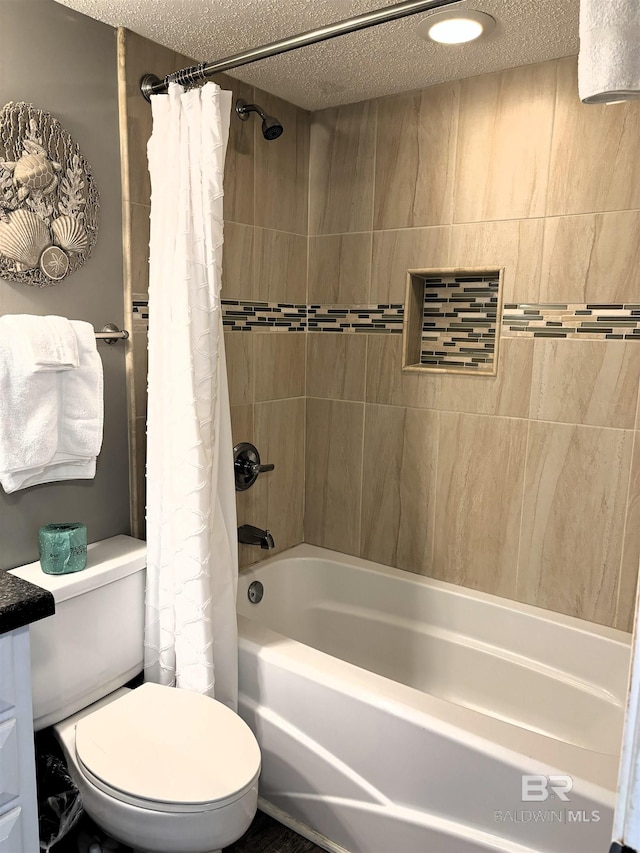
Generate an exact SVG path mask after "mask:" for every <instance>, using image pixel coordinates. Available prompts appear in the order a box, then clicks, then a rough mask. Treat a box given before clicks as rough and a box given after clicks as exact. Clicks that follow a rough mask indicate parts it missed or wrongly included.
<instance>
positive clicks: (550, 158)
mask: <svg viewBox="0 0 640 853" xmlns="http://www.w3.org/2000/svg"><path fill="white" fill-rule="evenodd" d="M639 134H640V105H638V104H632V103H631V104H621V105H615V106H589V107H585V106H583V105H581V104H580V102H579V100H578V95H577V83H576V62H575V60H574V59H572V58H569V59H564V60H559V61H554V62H547V63H543V64H541V65H536V66H530V67H525V68H517V69H512V70H508V71H505V72H501V73H499V74H493V75H488V76H483V77H477V78H473V79H470V80H463V81H461V82H460V83H456V84H447V85H443V86H438V87H435V88H432V89H429V90H426V91H424V92H413V93H408V94H406V95H402V96H399V97H392V98H387V99H382V100H379V101H377V102H368V103H365V104H354V105H352V106H345V107H340V108H338V109H332V110H325V111H323V112H320V113H315V114H314V115H313V116H312V121H311V146H310V158H311V160H310V176H311V180H310V200H309V202H310V219H309V226H310V244H309V248H310V253H309V260H310V264H309V296H310V299H312V300H313V301H321V302H338V303H339V302H347V303H349V302H359V301H361V302H366V301H370V302H374V303H377V302H381V303H384V302H388V301H394V302H395V301H397V302H401V301H403V299H404V288H405V270H406V269H407V268H410V267H416V266H418V267H420V266H423V267H446V266H478V265H486V266H489V267H492V266H504V267H505V268H506V269H505V293H504V296H505V301H506V302H513V301H518V302H539V301H541V302H559V303H566V302H580V303H581V302H597V303H611V302H627V303H629V302H631V303H640V258H639V256H638V253H639V249H638V246H639V245H640V242H639V241H638V233H639V228H638V226H639V225H640V221H639V217H640V152H639V150H638V146H637V139H638V136H639ZM367 294H368V295H367ZM307 338H308V345H307V395H308V400H307V425H306V440H307V457H306V471H307V498H306V514H305V535H306V540H307V541H309V542H312V543H315V544H318V545H325V546H327V547H331V548H337V549H339V550H343V551H346V552H348V553H353V554H360V555H361V556H363V557H366V558H370V559H374V560H378V561H380V562H383V563H386V564H390V565H395V566H399V567H401V568H405V569H409V570H411V571H415V572H420V573H423V574H426V575H431V576H433V577H437V578H441V579H444V580H448V581H453V582H455V583H460V584H464V585H467V586H470V587H473V588H477V589H481V590H484V591H488V592H492V593H498V594H500V595H505V596H507V597H511V598H515V599H519V600H522V601H526V602H529V603H532V604H537V605H541V606H543V607H548V608H551V609H552V610H557V611H561V612H563V613H569V614H573V615H577V616H581V617H584V618H586V619H591V620H594V621H596V622H601V623H605V624H608V625H615V626H618V627H620V628H623V629H625V630H630V628H631V624H632V618H633V610H634V599H635V588H636V580H637V573H638V559H639V555H640V485H639V484H640V440H639V436H638V429H639V427H640V421H639V420H638V412H637V409H638V386H639V382H640V341H632V342H626V341H601V340H597V341H593V340H544V339H536V340H534V339H533V338H522V337H518V338H505V339H503V341H502V345H501V347H500V361H499V369H498V375H497V377H496V378H488V377H468V376H453V375H450V376H446V375H434V376H428V375H427V376H415V375H409V374H402V372H401V368H400V361H401V341H400V338H399V336H391V337H389V336H385V335H383V334H378V335H367V336H363V337H361V336H359V335H353V336H341V335H338V334H330V333H313V334H309V335H307Z"/></svg>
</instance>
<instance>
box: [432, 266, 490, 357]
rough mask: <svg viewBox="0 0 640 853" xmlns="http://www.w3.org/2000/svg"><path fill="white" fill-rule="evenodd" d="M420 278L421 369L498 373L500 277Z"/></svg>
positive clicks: (453, 276) (448, 276)
mask: <svg viewBox="0 0 640 853" xmlns="http://www.w3.org/2000/svg"><path fill="white" fill-rule="evenodd" d="M418 278H419V279H420V281H422V282H423V283H424V300H423V305H422V339H421V342H420V364H422V365H424V366H425V367H444V368H446V367H453V368H457V369H459V368H471V369H473V370H476V371H477V372H478V373H493V366H494V361H495V352H496V327H497V315H498V288H499V284H500V281H499V277H498V276H497V275H495V274H492V275H439V276H418Z"/></svg>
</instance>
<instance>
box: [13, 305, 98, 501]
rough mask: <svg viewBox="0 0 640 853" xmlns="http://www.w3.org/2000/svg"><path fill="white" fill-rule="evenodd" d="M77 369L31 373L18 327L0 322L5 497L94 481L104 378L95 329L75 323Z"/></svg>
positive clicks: (73, 326) (76, 321)
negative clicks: (64, 482)
mask: <svg viewBox="0 0 640 853" xmlns="http://www.w3.org/2000/svg"><path fill="white" fill-rule="evenodd" d="M71 326H72V329H73V331H74V334H75V335H76V340H77V348H78V361H79V366H78V367H77V368H76V369H75V370H66V371H64V370H63V371H57V372H46V371H45V372H42V371H35V372H34V371H33V369H32V365H29V364H25V358H24V352H23V350H21V347H22V346H23V343H22V341H21V337H20V328H19V324H14V323H13V320H12V316H11V315H5V316H4V317H0V484H1V485H2V487H3V488H4V490H5V491H6V492H7V493H10V492H14V491H17V490H18V489H25V488H27V487H28V486H35V485H37V484H38V483H51V482H57V481H59V480H77V479H90V478H92V477H94V476H95V469H96V457H97V455H98V453H99V452H100V447H101V446H102V426H103V413H104V407H103V377H102V361H101V359H100V356H99V355H98V351H97V349H96V340H95V335H94V331H93V328H92V327H91V325H90V324H89V323H84V322H82V321H78V320H74V321H71ZM17 353H18V355H16V354H17Z"/></svg>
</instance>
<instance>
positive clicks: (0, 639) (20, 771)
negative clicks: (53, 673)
mask: <svg viewBox="0 0 640 853" xmlns="http://www.w3.org/2000/svg"><path fill="white" fill-rule="evenodd" d="M38 850H39V841H38V804H37V799H36V769H35V754H34V748H33V714H32V709H31V675H30V662H29V626H28V625H24V626H22V627H20V628H16V629H15V630H13V631H8V632H7V633H5V634H0V853H37V851H38Z"/></svg>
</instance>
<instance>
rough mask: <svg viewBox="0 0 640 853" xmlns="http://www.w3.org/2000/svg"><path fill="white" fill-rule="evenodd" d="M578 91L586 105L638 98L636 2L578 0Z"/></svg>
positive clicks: (639, 8)
mask: <svg viewBox="0 0 640 853" xmlns="http://www.w3.org/2000/svg"><path fill="white" fill-rule="evenodd" d="M578 90H579V93H580V100H582V101H584V102H585V103H586V104H598V103H605V102H607V101H619V100H631V99H636V98H640V3H638V0H580V54H579V57H578Z"/></svg>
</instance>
